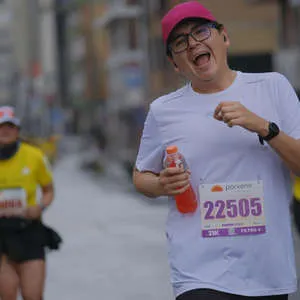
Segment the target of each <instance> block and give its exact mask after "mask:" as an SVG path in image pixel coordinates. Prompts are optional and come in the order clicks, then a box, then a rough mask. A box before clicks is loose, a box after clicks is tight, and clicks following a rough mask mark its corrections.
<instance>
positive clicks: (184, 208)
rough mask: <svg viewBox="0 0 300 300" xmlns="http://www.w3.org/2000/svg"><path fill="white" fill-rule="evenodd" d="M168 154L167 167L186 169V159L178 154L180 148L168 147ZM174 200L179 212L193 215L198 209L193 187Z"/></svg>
mask: <svg viewBox="0 0 300 300" xmlns="http://www.w3.org/2000/svg"><path fill="white" fill-rule="evenodd" d="M166 152H167V155H166V160H165V163H166V166H167V167H169V168H172V167H173V168H174V167H179V168H180V167H184V168H185V169H186V162H185V159H184V157H183V155H182V154H181V153H179V152H178V148H177V147H176V146H169V147H167V149H166ZM179 188H180V187H179ZM174 198H175V201H176V206H177V209H178V211H179V212H181V213H183V214H186V213H193V212H195V210H196V209H197V199H196V196H195V193H194V190H193V188H192V186H191V185H190V186H189V188H188V189H187V190H186V191H185V192H183V193H182V194H179V195H176V196H175V197H174Z"/></svg>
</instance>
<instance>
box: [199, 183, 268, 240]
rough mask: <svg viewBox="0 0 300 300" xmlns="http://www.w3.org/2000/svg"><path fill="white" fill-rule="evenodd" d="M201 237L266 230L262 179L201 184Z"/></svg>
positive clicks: (235, 234)
mask: <svg viewBox="0 0 300 300" xmlns="http://www.w3.org/2000/svg"><path fill="white" fill-rule="evenodd" d="M199 195H200V209H201V223H202V226H201V227H202V236H203V237H204V238H215V237H221V236H239V235H257V234H264V233H266V221H265V214H264V193H263V182H262V181H261V180H258V181H248V182H233V183H224V184H200V185H199Z"/></svg>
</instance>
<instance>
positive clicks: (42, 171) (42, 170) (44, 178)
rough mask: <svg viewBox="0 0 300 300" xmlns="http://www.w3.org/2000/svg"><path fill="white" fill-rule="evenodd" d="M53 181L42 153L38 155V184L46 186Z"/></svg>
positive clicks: (48, 164)
mask: <svg viewBox="0 0 300 300" xmlns="http://www.w3.org/2000/svg"><path fill="white" fill-rule="evenodd" d="M52 181H53V175H52V171H51V166H50V162H49V160H48V158H47V157H46V156H45V155H43V154H42V153H41V154H40V155H39V157H38V170H37V182H38V184H39V185H40V186H47V185H49V184H50V183H52Z"/></svg>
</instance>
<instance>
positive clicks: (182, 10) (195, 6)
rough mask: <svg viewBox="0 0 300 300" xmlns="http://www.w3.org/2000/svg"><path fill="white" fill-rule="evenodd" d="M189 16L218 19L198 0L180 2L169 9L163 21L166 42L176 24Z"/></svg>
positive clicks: (209, 19) (211, 19)
mask: <svg viewBox="0 0 300 300" xmlns="http://www.w3.org/2000/svg"><path fill="white" fill-rule="evenodd" d="M188 18H199V19H206V20H208V21H216V18H215V17H214V16H213V15H212V13H211V12H210V11H209V10H208V9H207V8H205V7H204V6H203V5H202V4H200V3H199V2H197V1H188V2H184V3H181V4H178V5H176V6H174V7H173V8H172V9H171V10H169V12H168V13H167V14H166V15H165V16H164V17H163V19H162V21H161V26H162V35H163V40H164V43H165V44H166V43H167V40H168V37H169V35H170V33H171V32H172V30H173V29H174V28H175V26H176V25H177V24H179V23H180V22H181V21H182V20H184V19H188Z"/></svg>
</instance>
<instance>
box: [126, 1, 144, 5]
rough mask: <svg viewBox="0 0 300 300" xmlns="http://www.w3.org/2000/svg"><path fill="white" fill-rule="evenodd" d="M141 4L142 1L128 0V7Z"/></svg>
mask: <svg viewBox="0 0 300 300" xmlns="http://www.w3.org/2000/svg"><path fill="white" fill-rule="evenodd" d="M139 2H141V1H140V0H127V1H126V4H127V5H138V4H140V3H139Z"/></svg>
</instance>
